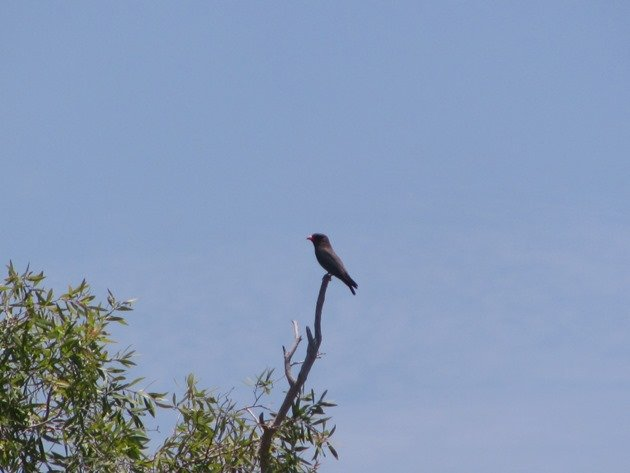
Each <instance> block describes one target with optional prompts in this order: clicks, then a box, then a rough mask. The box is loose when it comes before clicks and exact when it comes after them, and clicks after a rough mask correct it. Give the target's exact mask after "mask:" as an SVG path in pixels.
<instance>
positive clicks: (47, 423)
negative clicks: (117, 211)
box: [0, 264, 337, 472]
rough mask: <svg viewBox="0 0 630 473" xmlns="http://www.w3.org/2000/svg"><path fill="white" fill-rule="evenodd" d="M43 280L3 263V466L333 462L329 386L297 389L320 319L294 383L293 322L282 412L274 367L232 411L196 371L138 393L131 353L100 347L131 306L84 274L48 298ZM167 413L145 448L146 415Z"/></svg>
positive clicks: (165, 468) (178, 467) (150, 468)
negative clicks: (181, 383) (103, 298)
mask: <svg viewBox="0 0 630 473" xmlns="http://www.w3.org/2000/svg"><path fill="white" fill-rule="evenodd" d="M325 280H326V277H325ZM43 281H44V274H43V273H39V274H35V273H33V272H32V271H29V270H28V269H27V270H26V271H25V272H23V273H21V274H20V273H18V272H17V271H16V270H15V268H14V267H13V265H12V264H9V266H8V276H7V278H6V279H5V280H4V284H3V285H1V286H0V471H7V472H18V471H20V472H40V471H80V472H102V471H116V472H171V471H200V472H201V471H203V472H255V471H263V472H266V471H281V472H285V471H286V472H310V471H316V470H317V469H318V466H319V461H320V458H321V457H322V456H324V455H325V454H326V451H328V452H331V453H332V454H333V455H334V456H335V457H337V453H336V452H335V450H334V448H333V447H332V445H331V444H330V437H331V435H332V434H333V433H334V430H335V429H334V427H333V428H332V429H329V428H328V421H329V420H330V418H329V417H326V414H325V409H326V408H328V407H332V406H334V404H333V403H330V402H328V401H326V399H325V395H326V392H324V393H323V395H320V396H318V395H316V393H315V392H314V391H312V390H311V391H308V392H307V391H305V390H304V388H303V385H304V382H305V381H306V375H308V370H306V373H303V371H304V365H306V364H307V362H308V363H310V365H311V366H312V363H313V361H314V359H315V358H316V357H317V348H318V347H319V342H321V332H320V331H319V323H318V322H316V335H317V333H319V338H318V339H317V340H318V342H317V344H316V346H315V344H314V343H315V340H314V339H313V337H312V335H311V334H310V331H309V330H308V329H307V333H308V335H309V346H308V350H307V357H306V359H305V362H304V364H303V366H302V369H301V371H300V374H299V375H298V380H297V381H296V380H295V379H293V377H292V375H291V366H292V365H293V363H292V362H291V357H292V356H293V354H294V352H295V349H296V348H297V345H298V344H299V341H300V340H301V338H300V337H299V335H298V333H297V325H296V326H295V327H296V340H295V343H294V346H293V348H292V349H291V350H290V352H289V353H287V352H286V351H285V377H286V379H287V381H288V383H289V389H288V390H287V393H286V396H285V402H284V403H283V406H282V407H281V410H280V411H279V412H274V411H273V410H272V409H271V408H270V407H269V405H268V404H269V396H270V395H271V394H272V392H273V389H274V388H275V386H274V385H275V383H276V382H277V381H278V380H275V379H274V377H273V370H265V371H264V372H263V373H262V374H261V375H259V376H258V377H257V379H256V382H255V385H254V401H253V403H252V404H251V405H248V406H244V407H238V406H237V405H236V403H235V402H234V401H233V400H231V399H230V397H229V396H228V395H216V394H211V393H209V392H208V391H206V390H204V389H200V388H198V386H197V383H196V381H195V378H194V376H193V375H189V376H188V377H187V378H186V389H185V392H184V393H183V394H181V395H180V396H179V397H178V396H177V395H176V394H172V395H168V394H166V393H152V392H146V391H144V390H143V389H141V388H139V387H138V386H139V384H140V382H141V380H142V378H140V379H133V380H130V379H129V378H128V370H129V368H130V367H131V366H133V365H134V362H133V351H130V350H124V351H121V352H115V353H111V352H110V351H109V346H110V344H111V343H112V340H111V339H110V338H109V333H108V327H109V326H110V324H112V323H119V324H125V317H124V313H125V311H129V310H131V309H132V301H118V300H117V299H116V298H115V297H114V295H113V294H111V292H110V293H109V296H108V297H107V302H106V304H101V303H95V302H94V299H95V297H94V296H93V295H92V294H91V293H90V288H89V286H88V284H87V283H86V282H85V281H82V282H81V283H80V284H79V285H78V286H76V287H70V288H68V291H67V292H66V293H64V294H62V295H60V296H58V297H57V296H55V295H54V293H53V291H52V290H49V289H46V288H44V287H42V282H43ZM326 284H327V280H326ZM322 288H323V290H324V292H325V286H324V283H322ZM320 299H321V303H322V304H323V295H322V291H320ZM319 316H320V317H321V307H319ZM316 338H317V337H316ZM313 350H314V351H313ZM311 358H312V360H310V359H311ZM309 360H310V361H309ZM308 369H310V366H309V367H308ZM285 404H286V405H288V406H289V408H287V409H286V411H284V412H283V411H282V410H283V409H284V406H285ZM165 410H171V411H175V412H176V413H177V414H178V421H177V424H176V425H175V427H174V430H173V433H172V435H170V436H169V437H168V438H167V439H166V440H165V441H164V442H163V444H162V445H161V446H159V447H158V448H157V449H156V450H155V451H153V452H150V451H149V449H148V444H149V434H150V432H149V430H148V429H147V427H146V426H145V421H146V419H147V416H151V417H155V416H156V415H158V414H159V413H160V412H162V411H165ZM289 411H290V412H289ZM265 416H266V419H265Z"/></svg>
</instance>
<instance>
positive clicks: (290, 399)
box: [258, 274, 331, 473]
mask: <svg viewBox="0 0 630 473" xmlns="http://www.w3.org/2000/svg"><path fill="white" fill-rule="evenodd" d="M330 278H331V276H330V274H325V275H324V277H323V278H322V285H321V286H320V288H319V296H318V297H317V304H316V306H315V324H314V325H315V337H313V335H312V334H311V330H310V329H309V328H308V327H306V335H307V337H308V346H307V347H306V358H305V359H304V362H303V363H302V366H301V368H300V372H299V373H298V377H297V379H296V380H293V382H291V381H292V379H293V378H292V375H291V377H289V376H287V380H288V381H289V390H288V391H287V394H286V396H285V397H284V401H283V402H282V405H281V406H280V409H279V410H278V414H276V416H275V417H274V419H273V422H271V425H269V424H263V426H262V427H263V434H262V437H261V439H260V448H259V450H258V454H259V457H260V471H261V473H269V472H271V461H270V460H271V458H270V455H271V441H272V440H273V436H274V434H275V433H276V431H277V430H278V427H280V425H281V424H282V422H283V421H284V419H285V418H286V416H287V413H288V412H289V409H290V408H291V405H292V404H293V403H294V402H295V400H296V398H297V397H298V395H299V394H300V391H301V390H302V387H303V386H304V383H305V382H306V378H307V377H308V374H309V372H310V371H311V368H312V367H313V363H315V360H316V359H317V354H318V352H319V346H320V345H321V343H322V308H323V307H324V300H325V298H326V289H327V287H328V283H329V282H330ZM296 327H297V324H294V329H296ZM298 343H299V341H296V342H295V344H294V346H293V347H292V348H291V350H290V351H289V352H287V351H286V350H285V349H284V347H283V351H284V354H285V356H284V363H285V365H284V366H285V373H286V371H287V355H288V354H291V356H293V354H294V353H295V350H296V349H297V344H298ZM288 363H289V375H290V368H291V359H290V357H289V362H288Z"/></svg>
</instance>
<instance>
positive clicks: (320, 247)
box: [306, 233, 359, 294]
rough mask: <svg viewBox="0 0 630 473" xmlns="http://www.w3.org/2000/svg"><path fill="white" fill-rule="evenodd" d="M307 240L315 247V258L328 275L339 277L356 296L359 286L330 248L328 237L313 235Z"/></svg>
mask: <svg viewBox="0 0 630 473" xmlns="http://www.w3.org/2000/svg"><path fill="white" fill-rule="evenodd" d="M306 239H307V240H311V241H312V242H313V246H314V247H315V257H316V258H317V261H319V264H321V265H322V268H324V269H325V270H326V271H328V274H331V275H333V276H336V277H338V278H339V279H341V281H342V282H343V283H344V284H346V286H348V287H349V288H350V291H352V294H356V293H355V292H354V289H355V288H358V287H359V286H358V284H357V283H356V282H354V280H353V279H352V278H351V277H350V275H349V274H348V271H346V268H345V267H344V265H343V263H342V262H341V259H340V258H339V256H337V254H336V253H335V251H334V250H333V249H332V246H330V240H329V239H328V237H327V236H326V235H324V234H322V233H313V234H312V235H309V236H307V237H306Z"/></svg>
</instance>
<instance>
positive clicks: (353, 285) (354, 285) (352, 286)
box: [343, 274, 359, 296]
mask: <svg viewBox="0 0 630 473" xmlns="http://www.w3.org/2000/svg"><path fill="white" fill-rule="evenodd" d="M343 282H344V283H345V284H346V286H348V287H349V288H350V292H352V295H353V296H356V294H357V293H356V292H355V291H354V290H355V289H358V288H359V285H358V284H357V283H356V282H354V279H352V278H351V277H350V276H349V275H348V274H346V275H345V277H344V278H343Z"/></svg>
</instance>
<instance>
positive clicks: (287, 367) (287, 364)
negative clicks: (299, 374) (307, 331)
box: [282, 320, 302, 386]
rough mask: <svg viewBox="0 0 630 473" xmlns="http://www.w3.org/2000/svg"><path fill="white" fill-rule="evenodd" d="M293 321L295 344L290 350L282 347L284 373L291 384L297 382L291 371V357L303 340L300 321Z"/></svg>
mask: <svg viewBox="0 0 630 473" xmlns="http://www.w3.org/2000/svg"><path fill="white" fill-rule="evenodd" d="M291 322H292V323H293V336H294V338H295V341H294V342H293V346H292V347H291V349H290V350H289V351H287V350H286V348H284V347H282V353H283V354H284V374H285V376H286V377H287V381H288V382H289V386H293V385H294V384H295V378H294V377H293V374H292V373H291V366H292V363H291V358H293V355H294V354H295V350H297V347H298V345H299V344H300V342H301V341H302V336H301V335H300V329H299V328H298V323H297V321H296V320H292V321H291Z"/></svg>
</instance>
